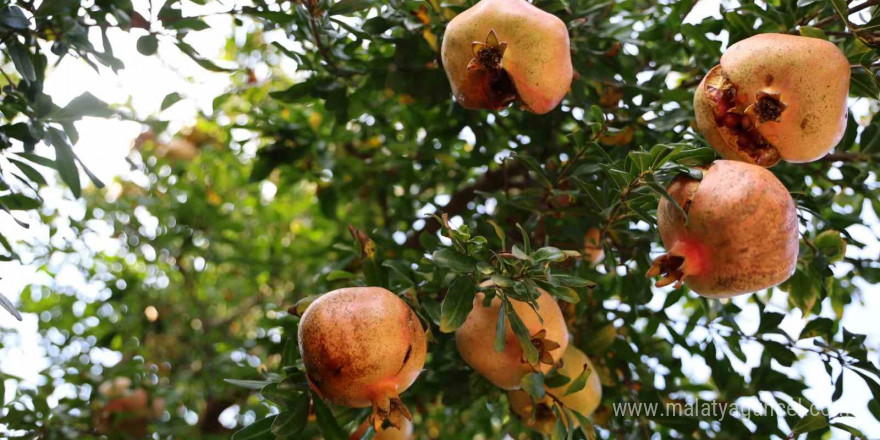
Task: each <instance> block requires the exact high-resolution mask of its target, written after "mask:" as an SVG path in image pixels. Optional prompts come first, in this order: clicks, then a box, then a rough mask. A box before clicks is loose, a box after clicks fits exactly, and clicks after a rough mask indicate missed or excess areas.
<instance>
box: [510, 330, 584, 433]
mask: <svg viewBox="0 0 880 440" xmlns="http://www.w3.org/2000/svg"><path fill="white" fill-rule="evenodd" d="M584 364H586V365H589V368H590V371H591V372H590V376H589V377H588V378H587V383H586V385H585V386H584V388H582V389H581V390H580V391H577V392H575V393H572V394H568V395H566V394H565V392H566V390H567V389H568V387H569V386H570V385H571V383H570V382H569V383H567V384H564V385H562V386H559V387H555V388H547V392H549V393H552V394H553V395H554V396H556V397H557V398H558V399H559V400H560V401H562V404H563V405H565V407H566V408H568V409H570V410H572V411H577V412H578V413H580V414H581V415H582V416H584V417H590V416H591V415H592V414H593V412H595V411H596V408H598V407H599V403H600V402H601V401H602V383H601V381H600V380H599V373H598V371H596V367H595V366H594V365H593V362H592V361H591V360H590V358H588V357H587V355H586V354H584V352H582V351H580V350H579V349H578V348H577V347H574V346H572V345H569V346H568V349H567V350H566V351H565V355H564V356H563V357H562V366H561V367H560V368H559V372H560V373H561V374H562V375H564V376H567V377H569V378H570V379H571V380H574V379H575V378H576V377H578V376H579V375H580V374H581V372H583V371H584ZM507 399H508V402H509V403H510V409H511V410H512V411H513V412H514V414H516V415H517V416H519V417H520V418H521V419H523V420H524V421H525V422H526V425H528V426H529V427H530V428H532V429H534V430H536V431H538V432H541V433H544V434H550V432H551V431H552V430H553V426H554V425H555V424H556V416H555V413H553V412H552V408H553V407H554V406H555V405H556V402H555V401H554V400H553V399H552V398H551V397H550V396H545V397H544V399H542V400H541V401H540V402H537V404H538V405H544V408H543V409H542V410H540V411H537V412H536V411H534V407H535V402H533V400H532V397H531V396H529V394H528V393H526V392H525V391H523V390H513V391H508V392H507ZM533 412H534V413H535V414H534V417H533ZM573 421H574V426H575V427H577V426H580V423H579V422H578V420H577V418H575V419H574V420H573ZM563 423H565V424H566V426H568V423H567V421H566V420H563Z"/></svg>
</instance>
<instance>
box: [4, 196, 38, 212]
mask: <svg viewBox="0 0 880 440" xmlns="http://www.w3.org/2000/svg"><path fill="white" fill-rule="evenodd" d="M0 205H3V206H5V207H7V208H9V209H10V210H12V211H27V210H31V209H37V208H39V207H40V205H41V203H40V201H39V200H36V199H32V198H30V197H27V196H25V195H24V194H7V195H5V196H0Z"/></svg>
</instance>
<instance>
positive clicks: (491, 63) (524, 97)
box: [440, 0, 574, 114]
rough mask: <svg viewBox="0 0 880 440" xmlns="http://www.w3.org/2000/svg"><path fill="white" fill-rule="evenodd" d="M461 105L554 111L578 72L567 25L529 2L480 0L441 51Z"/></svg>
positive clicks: (459, 19)
mask: <svg viewBox="0 0 880 440" xmlns="http://www.w3.org/2000/svg"><path fill="white" fill-rule="evenodd" d="M440 52H441V55H442V57H443V67H444V68H445V69H446V76H447V77H449V83H450V85H451V86H452V93H453V94H454V95H455V98H456V99H457V100H458V102H459V103H460V104H461V105H462V106H464V107H465V108H469V109H488V110H501V109H503V108H505V107H507V106H508V105H510V103H512V102H514V101H519V103H520V104H521V105H522V107H523V108H525V109H526V110H528V111H530V112H532V113H537V114H543V113H547V112H549V111H550V110H553V109H554V108H555V107H556V106H557V105H558V104H559V102H560V101H562V98H563V97H565V94H566V93H568V89H569V87H570V86H571V80H572V77H573V75H574V70H573V68H572V65H571V52H570V49H569V42H568V29H567V28H566V26H565V23H563V22H562V20H560V19H559V18H558V17H556V16H555V15H553V14H548V13H546V12H544V11H542V10H540V9H538V8H536V7H535V6H532V5H531V4H529V3H527V2H525V1H524V0H481V1H480V2H479V3H477V4H476V5H474V6H473V7H471V8H470V9H468V10H466V11H464V12H462V13H461V14H459V15H457V16H456V17H455V18H454V19H452V21H450V22H449V25H448V26H447V27H446V32H445V34H444V36H443V45H442V47H441V49H440Z"/></svg>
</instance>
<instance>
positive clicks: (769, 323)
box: [758, 312, 785, 333]
mask: <svg viewBox="0 0 880 440" xmlns="http://www.w3.org/2000/svg"><path fill="white" fill-rule="evenodd" d="M783 319H785V315H783V314H782V313H776V312H764V313H763V314H761V324H760V325H758V333H767V332H770V333H773V332H776V331H779V324H781V323H782V320H783Z"/></svg>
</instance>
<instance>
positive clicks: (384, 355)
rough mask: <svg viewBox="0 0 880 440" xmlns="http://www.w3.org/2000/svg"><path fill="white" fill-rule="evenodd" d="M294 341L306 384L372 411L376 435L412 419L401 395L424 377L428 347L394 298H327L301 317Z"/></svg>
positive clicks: (364, 292) (349, 294)
mask: <svg viewBox="0 0 880 440" xmlns="http://www.w3.org/2000/svg"><path fill="white" fill-rule="evenodd" d="M298 337H299V350H300V353H302V358H303V362H304V364H305V367H306V373H307V374H308V378H309V381H310V383H311V385H312V387H313V388H314V389H315V390H317V391H318V392H319V393H320V395H321V396H322V397H324V398H326V399H328V400H330V401H331V402H333V403H336V404H338V405H343V406H348V407H352V408H363V407H369V406H372V407H373V414H372V416H371V420H372V422H373V426H374V427H375V428H376V430H379V428H380V427H381V426H382V422H384V421H385V420H388V421H389V422H390V423H391V425H392V426H395V427H398V428H399V427H401V426H403V425H402V423H403V421H402V418H404V417H405V418H411V417H412V416H411V414H410V413H409V411H408V410H407V409H406V407H405V406H404V405H403V403H402V402H401V401H400V397H399V394H400V393H402V392H404V391H405V390H406V389H407V388H409V386H410V385H412V383H413V382H414V381H415V380H416V377H418V375H419V373H420V372H421V371H422V367H423V366H424V364H425V354H426V352H427V342H426V339H425V331H424V329H423V328H422V324H421V323H420V322H419V318H418V317H417V316H416V314H415V313H413V311H412V310H411V309H410V308H409V306H408V305H407V304H406V303H405V302H404V301H403V300H401V299H400V298H398V297H397V295H395V294H393V293H391V292H389V291H387V290H385V289H382V288H380V287H353V288H347V289H339V290H334V291H332V292H329V293H327V294H325V295H323V296H321V297H320V298H318V299H316V300H315V301H314V302H312V303H311V304H310V305H309V307H308V308H307V309H306V311H305V312H304V313H303V315H302V319H300V323H299V331H298Z"/></svg>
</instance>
